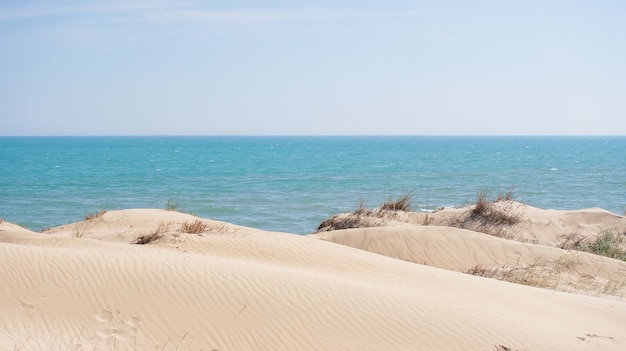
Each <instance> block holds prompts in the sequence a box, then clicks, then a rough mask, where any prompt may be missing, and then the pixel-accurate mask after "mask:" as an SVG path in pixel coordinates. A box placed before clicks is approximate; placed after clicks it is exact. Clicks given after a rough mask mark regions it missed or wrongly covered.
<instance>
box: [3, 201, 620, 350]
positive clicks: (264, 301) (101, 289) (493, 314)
mask: <svg viewBox="0 0 626 351" xmlns="http://www.w3.org/2000/svg"><path fill="white" fill-rule="evenodd" d="M195 220H197V218H195V217H192V216H189V215H185V214H180V213H175V212H167V211H162V210H125V211H114V212H107V213H105V214H104V215H103V216H101V217H98V218H95V219H92V220H90V221H86V222H81V223H77V224H72V225H67V226H63V227H60V228H55V229H53V230H51V231H49V232H48V233H45V234H38V233H32V232H29V231H27V230H25V229H22V228H19V227H17V226H15V225H12V224H10V223H7V222H2V223H0V258H1V261H0V281H2V282H3V284H1V285H0V346H1V348H2V349H14V348H16V347H17V349H22V350H41V349H43V350H67V349H70V350H93V349H98V350H111V349H115V350H156V349H158V350H162V349H165V350H176V349H177V350H201V349H202V350H211V349H215V350H222V351H223V350H420V349H421V350H444V349H445V350H496V349H497V346H498V345H502V346H505V347H508V348H511V349H514V350H564V349H568V350H623V349H625V348H626V334H624V327H625V326H626V303H624V302H620V301H614V300H608V299H603V298H595V297H589V296H582V295H575V294H567V293H561V292H556V291H552V290H546V289H538V288H533V287H527V286H522V285H515V284H510V283H506V282H501V281H497V280H492V279H486V278H480V277H475V276H471V275H467V274H461V273H458V272H452V271H447V270H443V269H439V268H434V267H428V266H424V265H420V264H415V263H412V262H408V261H404V260H399V259H395V258H392V257H387V256H383V255H379V254H376V253H372V252H367V251H363V250H358V249H355V248H352V247H348V246H344V245H337V244H335V243H330V242H327V241H324V240H318V239H317V238H314V237H303V236H297V235H292V234H285V233H270V232H263V231H258V230H254V229H250V228H244V227H238V226H234V225H229V224H225V223H222V222H216V221H209V220H203V221H205V223H206V224H207V229H206V231H205V232H204V233H203V234H202V235H196V234H184V233H181V230H180V228H181V224H182V223H184V222H192V221H195ZM157 230H160V231H162V232H163V237H162V238H161V239H159V240H158V241H156V242H152V243H149V244H147V245H133V244H130V242H131V241H132V240H133V239H135V238H136V237H137V236H139V235H141V234H149V233H152V232H155V231H157ZM368 235H369V234H368ZM398 245H400V246H402V245H405V242H404V241H400V240H398V241H397V242H396V243H395V245H391V246H394V247H397V246H398ZM463 245H465V244H463ZM467 245H469V244H467ZM485 250H487V249H485ZM487 251H488V250H487ZM491 252H492V253H493V254H494V255H496V252H497V250H493V249H491ZM461 263H462V262H461Z"/></svg>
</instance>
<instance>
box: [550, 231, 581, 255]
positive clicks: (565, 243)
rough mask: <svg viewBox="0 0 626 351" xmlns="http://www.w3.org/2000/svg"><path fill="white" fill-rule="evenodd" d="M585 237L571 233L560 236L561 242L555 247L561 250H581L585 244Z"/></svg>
mask: <svg viewBox="0 0 626 351" xmlns="http://www.w3.org/2000/svg"><path fill="white" fill-rule="evenodd" d="M586 239H587V238H586V237H585V236H584V235H580V234H578V233H576V232H572V233H569V234H566V235H562V236H561V242H560V243H559V244H558V245H557V247H558V248H560V249H563V250H578V251H580V250H583V249H584V247H585V243H586Z"/></svg>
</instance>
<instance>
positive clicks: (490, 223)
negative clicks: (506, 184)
mask: <svg viewBox="0 0 626 351" xmlns="http://www.w3.org/2000/svg"><path fill="white" fill-rule="evenodd" d="M512 198H513V195H512V194H511V192H510V191H507V193H505V194H498V195H497V196H496V197H495V198H494V199H493V200H491V199H490V197H489V193H488V192H487V191H480V192H479V193H478V195H477V197H476V202H475V203H474V205H472V206H471V207H469V208H468V209H467V210H466V211H464V212H463V213H461V214H460V215H459V216H458V217H457V218H456V219H455V220H454V221H452V223H450V226H452V227H456V228H462V229H469V230H473V231H477V232H481V233H486V234H489V235H493V236H496V237H499V238H505V239H516V233H515V229H516V228H517V225H518V224H519V223H520V222H521V221H522V214H521V213H519V212H518V211H517V208H516V207H515V203H513V202H511V201H510V200H511V199H512Z"/></svg>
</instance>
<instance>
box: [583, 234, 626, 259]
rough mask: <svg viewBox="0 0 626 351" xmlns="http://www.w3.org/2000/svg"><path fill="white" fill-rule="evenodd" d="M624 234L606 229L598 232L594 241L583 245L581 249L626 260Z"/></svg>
mask: <svg viewBox="0 0 626 351" xmlns="http://www.w3.org/2000/svg"><path fill="white" fill-rule="evenodd" d="M625 235H626V234H625V233H620V232H618V231H617V230H607V231H605V232H602V233H600V234H599V235H598V238H597V239H596V240H595V241H593V242H591V243H589V244H588V245H585V246H584V247H583V251H587V252H590V253H593V254H596V255H601V256H606V257H610V258H614V259H618V260H622V261H626V249H625V248H624V244H626V242H625V239H624V236H625Z"/></svg>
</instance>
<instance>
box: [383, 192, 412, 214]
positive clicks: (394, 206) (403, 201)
mask: <svg viewBox="0 0 626 351" xmlns="http://www.w3.org/2000/svg"><path fill="white" fill-rule="evenodd" d="M411 204H412V202H411V194H406V195H404V196H402V197H401V198H399V199H398V200H396V201H394V200H393V198H389V200H387V201H385V202H384V203H383V204H382V205H380V209H381V210H382V211H384V210H390V211H405V212H409V211H411Z"/></svg>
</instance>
